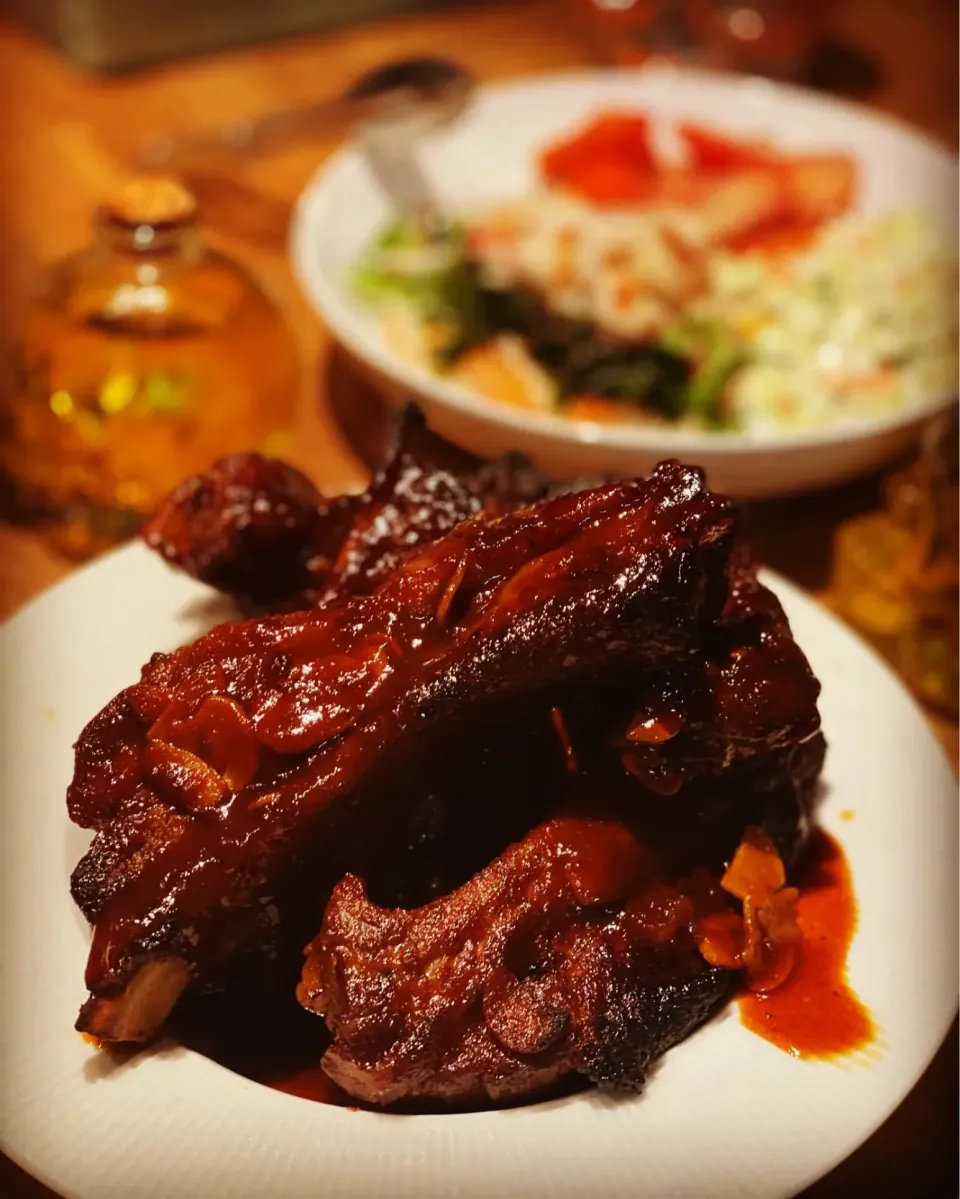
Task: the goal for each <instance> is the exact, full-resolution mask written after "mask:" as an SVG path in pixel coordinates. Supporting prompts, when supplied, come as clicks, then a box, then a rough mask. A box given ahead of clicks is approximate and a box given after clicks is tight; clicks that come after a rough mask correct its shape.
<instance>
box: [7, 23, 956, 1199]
mask: <svg viewBox="0 0 960 1199" xmlns="http://www.w3.org/2000/svg"><path fill="white" fill-rule="evenodd" d="M826 7H827V8H828V12H827V15H826V17H825V20H826V22H827V26H828V32H829V33H831V34H832V35H834V36H836V37H837V38H839V39H842V40H844V41H846V42H848V43H849V44H851V45H852V46H854V47H855V48H856V50H857V51H858V52H859V53H861V54H862V55H864V56H865V57H866V58H867V59H868V60H869V61H871V62H872V64H873V65H874V67H875V68H876V71H877V75H878V80H879V85H878V87H877V90H876V92H875V94H874V95H873V96H872V97H871V100H870V102H871V103H873V104H874V105H875V106H876V107H878V108H879V109H882V110H883V111H886V112H888V113H891V114H893V115H895V116H898V117H900V118H902V119H904V120H906V121H909V122H912V123H913V124H915V125H918V126H920V127H921V128H923V129H925V130H926V131H927V132H929V133H931V134H933V135H934V136H936V137H938V138H939V139H940V140H942V141H944V142H946V143H947V144H948V145H950V146H955V145H956V141H957V131H958V111H957V82H956V75H957V6H956V4H955V3H954V2H953V0H845V3H844V4H842V5H833V6H832V11H829V9H830V7H831V6H826ZM563 12H564V9H563V7H562V6H559V5H557V4H553V3H550V2H549V0H543V2H542V3H533V2H528V3H513V4H495V5H494V4H490V5H475V6H470V7H464V8H460V7H453V8H449V9H444V10H439V11H432V12H429V13H424V14H418V15H414V16H410V17H406V18H402V19H396V20H391V21H386V22H375V23H371V24H366V25H361V26H357V27H355V28H351V29H347V30H342V31H339V32H337V33H333V34H328V35H323V36H317V37H310V38H302V39H298V40H296V41H290V42H279V43H276V44H273V45H269V46H263V47H257V48H250V49H244V50H238V51H231V52H229V53H224V54H218V55H212V56H208V57H204V58H200V59H196V60H193V61H188V62H184V63H179V64H175V65H171V66H165V67H160V68H155V69H153V70H149V71H145V72H142V73H139V74H136V75H131V76H126V77H118V78H111V79H96V78H92V77H88V76H84V75H82V74H79V73H77V72H75V71H73V70H71V69H70V68H69V67H68V66H67V65H66V64H65V63H64V62H63V61H62V60H61V59H60V58H59V57H58V56H57V55H56V54H55V53H54V52H53V51H52V50H50V49H49V48H48V47H46V46H44V45H43V44H41V43H40V42H38V41H37V40H35V39H34V38H32V37H31V36H29V35H28V34H27V33H25V32H24V31H23V30H22V29H20V28H19V27H18V26H16V25H15V24H13V23H11V22H8V21H7V22H5V21H2V20H0V105H2V106H3V109H4V113H5V125H4V129H3V134H4V136H3V139H2V147H0V183H2V186H0V235H2V238H3V240H2V243H0V262H2V276H0V278H2V284H0V287H2V290H0V299H2V301H3V306H2V309H0V317H2V319H0V351H3V352H4V353H6V351H7V350H8V349H9V347H10V344H11V340H12V339H13V338H14V337H15V336H16V331H17V326H18V322H19V319H20V317H21V316H22V313H23V310H24V306H25V304H26V300H27V297H28V295H29V293H30V290H31V288H32V286H33V283H34V281H35V280H36V278H37V277H38V273H39V272H40V270H42V268H43V266H44V265H45V264H47V263H50V262H52V261H54V260H56V259H57V258H59V257H61V256H62V255H64V254H67V253H70V252H72V251H74V250H76V249H78V248H80V247H81V246H82V245H84V244H85V243H86V241H87V238H88V229H89V219H90V215H91V213H92V210H93V207H94V204H95V203H96V202H97V200H98V199H100V198H101V193H102V190H103V186H104V180H105V179H106V178H107V177H108V176H109V172H110V170H111V169H112V167H113V166H114V165H115V164H116V163H117V162H118V161H120V160H122V158H123V157H124V155H126V154H129V153H130V151H131V150H132V149H133V148H134V147H135V146H136V145H137V144H138V142H139V141H140V139H141V138H143V137H145V136H146V135H148V134H150V133H153V132H180V131H188V130H193V129H197V128H200V127H204V126H209V125H214V124H217V123H218V122H221V121H224V120H226V119H228V118H234V117H237V116H238V115H241V114H255V113H258V112H262V111H266V110H269V109H273V108H278V107H283V106H285V105H289V104H296V103H300V102H305V101H308V100H313V99H316V98H317V97H318V95H321V94H328V93H330V92H335V91H337V90H338V89H339V88H341V87H342V86H343V85H344V84H346V83H347V82H348V81H349V80H350V79H352V78H353V77H355V76H356V75H357V74H358V73H360V72H361V71H363V70H365V69H367V68H369V67H371V66H374V65H375V64H377V63H379V62H381V61H383V60H384V59H385V58H387V57H395V56H398V55H403V54H409V53H417V52H423V51H425V50H430V49H433V50H435V49H436V48H437V47H440V46H445V47H454V46H455V47H456V50H455V53H456V54H457V55H458V56H459V57H460V58H461V59H462V60H463V62H464V63H465V64H466V66H467V67H468V68H469V69H470V70H471V71H473V72H474V73H475V75H476V76H477V77H478V78H480V79H498V78H506V77H509V76H514V75H518V74H522V73H526V72H529V71H543V70H551V69H558V68H568V67H576V66H582V65H585V64H588V63H589V62H590V58H589V54H588V52H587V50H586V49H585V47H584V46H583V44H582V42H581V40H580V38H579V36H578V33H577V32H576V30H575V29H574V28H573V27H572V26H571V25H570V24H569V23H568V22H567V21H565V20H564V17H563ZM332 148H333V147H332V144H328V145H314V146H311V147H302V148H299V149H296V150H291V151H290V152H288V153H284V154H282V155H278V156H276V157H274V158H271V159H270V160H269V161H264V162H251V163H245V164H243V166H242V167H241V168H239V169H238V171H237V177H238V178H239V179H240V180H241V181H242V182H245V183H247V184H249V185H251V186H254V187H256V188H257V189H259V190H261V191H262V192H264V193H266V194H267V195H269V196H271V197H273V198H274V199H276V200H277V201H278V202H282V203H285V204H289V203H291V202H292V201H293V199H294V198H295V196H296V195H297V193H298V192H299V191H300V189H301V188H302V187H303V186H304V184H305V183H306V182H307V180H308V179H309V177H310V175H311V174H312V173H313V172H314V171H315V170H316V168H317V165H318V163H319V161H320V160H322V158H323V157H324V156H325V155H326V154H327V153H329V151H330V150H331V149H332ZM221 241H223V238H221ZM226 248H227V249H228V250H230V251H231V252H233V253H235V254H237V255H238V256H240V257H243V258H244V259H245V260H246V261H247V262H248V263H249V264H250V265H251V267H252V268H253V269H254V270H255V271H256V272H257V274H258V275H259V276H260V278H261V280H262V281H263V282H264V283H265V285H266V286H267V287H268V288H269V289H270V290H271V291H272V292H273V294H274V295H275V296H276V297H277V299H278V300H279V301H280V302H281V304H282V305H283V306H284V309H285V311H286V312H287V313H288V314H289V317H290V320H291V321H292V323H293V326H294V328H295V330H296V332H297V334H298V336H299V339H300V343H301V348H302V353H303V359H304V364H305V371H304V387H303V393H302V396H301V398H300V400H301V407H300V414H299V417H298V430H297V433H298V435H297V437H296V438H295V446H296V450H295V452H294V454H293V455H292V457H293V459H294V461H295V462H296V464H297V465H299V466H301V468H302V469H304V470H305V471H306V472H307V473H309V474H310V475H312V476H313V477H314V478H315V479H316V480H317V481H318V483H319V484H320V485H321V486H322V487H323V489H324V490H326V491H328V492H330V493H335V492H337V491H340V490H342V489H344V488H345V487H353V486H355V485H356V484H357V483H358V482H360V481H361V480H362V479H363V478H364V476H365V472H366V468H365V466H364V460H363V459H364V454H363V448H364V447H363V444H362V442H363V441H364V440H365V439H366V440H367V441H369V437H370V435H371V430H373V429H375V422H376V420H377V419H378V418H377V409H378V405H377V400H376V397H375V396H373V395H372V393H370V392H369V391H368V389H367V388H366V386H365V384H364V383H363V382H362V381H361V380H360V378H359V377H358V376H357V374H356V372H355V371H353V370H352V369H351V367H350V364H349V362H348V361H347V360H346V358H345V356H344V355H343V354H342V353H341V352H339V351H338V350H336V349H335V348H334V347H332V346H331V345H330V342H329V339H328V338H327V336H326V335H325V333H324V332H323V330H322V329H321V328H320V326H319V325H318V323H317V321H316V320H315V319H314V318H313V316H312V315H311V313H310V312H309V310H308V308H307V306H306V304H305V302H304V301H303V299H302V297H301V296H300V295H299V294H298V292H297V289H296V286H295V283H294V281H293V278H292V275H291V273H290V271H289V269H288V267H287V265H286V262H285V259H284V255H283V251H282V247H281V246H279V245H278V246H276V247H273V248H271V247H261V248H259V249H256V250H253V249H251V248H250V247H249V246H245V245H242V244H239V243H236V244H231V243H230V242H229V241H227V244H226ZM332 399H335V400H336V403H335V404H331V400H332ZM337 412H339V415H340V419H339V420H338V419H337ZM345 428H350V429H352V430H353V432H354V434H355V436H354V439H353V441H351V439H350V438H349V437H347V436H345V434H344V432H343V430H344V429H345ZM358 432H359V434H360V436H359V437H357V436H356V434H357V433H358ZM358 447H359V452H358ZM876 496H877V481H876V480H866V481H863V482H860V483H857V484H853V485H850V486H848V487H844V488H840V489H836V490H834V491H830V492H824V493H822V494H820V495H818V496H815V497H809V498H806V499H805V500H803V501H799V502H798V501H778V502H774V503H768V504H761V505H756V506H754V507H753V508H751V510H750V511H749V513H748V520H749V522H750V526H751V531H752V533H753V535H754V537H755V540H756V542H757V544H758V545H759V547H760V550H761V552H762V553H763V555H764V557H765V558H766V560H767V561H768V562H769V563H770V564H771V565H773V566H775V567H776V568H777V569H778V570H780V571H781V572H782V573H784V574H786V575H787V576H789V577H790V578H792V579H794V580H795V581H796V582H798V583H800V584H801V585H802V586H804V587H806V588H808V589H809V590H811V591H812V592H813V593H814V594H816V595H819V596H821V597H822V596H823V595H824V590H825V587H826V582H827V574H828V567H829V549H830V541H831V536H832V533H833V530H834V529H835V528H836V526H837V524H838V523H839V522H840V520H842V519H844V518H845V517H846V516H849V515H852V514H853V513H856V512H860V511H865V510H867V509H869V508H870V507H871V506H873V505H874V504H875V503H876ZM70 569H71V565H70V563H68V562H66V561H65V560H63V559H61V558H59V557H58V556H57V555H55V554H53V553H51V552H50V551H49V550H48V549H47V548H45V547H44V545H43V543H42V542H41V541H40V540H39V539H38V538H37V537H36V536H35V535H34V534H32V533H30V532H29V531H27V530H23V529H18V528H13V527H11V526H7V525H2V524H0V618H2V617H5V616H7V615H9V614H10V613H12V612H14V611H15V610H16V609H17V608H19V607H20V606H21V605H22V604H24V603H26V602H27V601H28V600H30V599H31V598H32V597H33V596H35V595H36V594H38V593H39V592H40V591H42V590H44V589H45V588H46V587H48V586H50V585H51V584H53V583H55V582H57V581H58V580H59V579H61V578H63V577H64V576H65V575H66V574H67V573H68V572H69V570H70ZM930 719H931V724H932V725H933V727H934V730H935V731H936V733H937V735H938V737H939V738H940V740H941V742H942V744H943V745H944V748H945V750H946V752H947V754H948V756H949V757H950V759H951V761H952V762H954V764H956V762H957V726H956V722H954V721H951V720H946V719H943V718H940V717H936V716H933V715H931V717H930ZM905 901H906V897H905ZM956 1066H957V1031H956V1026H954V1029H953V1030H952V1032H951V1034H950V1036H949V1037H948V1039H947V1041H946V1043H945V1044H944V1046H943V1048H942V1049H941V1050H940V1052H939V1054H938V1055H937V1057H936V1059H935V1060H934V1062H933V1063H932V1064H931V1065H930V1067H929V1069H928V1070H927V1071H926V1073H925V1074H924V1076H923V1078H922V1079H921V1081H920V1082H919V1083H918V1084H917V1086H916V1087H915V1088H914V1090H913V1091H912V1092H911V1094H910V1096H909V1097H908V1098H907V1099H906V1100H905V1101H904V1102H903V1104H902V1105H901V1106H900V1108H899V1109H898V1110H897V1111H896V1112H895V1113H894V1114H893V1115H892V1116H891V1117H890V1119H888V1120H887V1121H886V1123H885V1124H884V1125H883V1126H882V1127H881V1128H880V1129H878V1131H877V1132H876V1133H875V1134H874V1135H873V1136H872V1137H871V1138H870V1140H869V1141H867V1142H866V1144H865V1145H863V1146H862V1147H861V1148H860V1149H859V1150H858V1151H857V1152H856V1153H854V1154H853V1155H852V1156H851V1157H850V1158H848V1159H847V1161H846V1162H844V1163H843V1164H842V1165H840V1166H838V1167H837V1168H836V1169H835V1170H833V1171H832V1172H831V1174H829V1175H828V1176H827V1177H826V1178H824V1179H822V1180H821V1181H820V1182H819V1183H817V1184H815V1185H814V1186H813V1187H811V1188H809V1190H808V1191H806V1192H804V1195H805V1196H806V1199H839V1197H841V1196H861V1195H863V1196H868V1195H869V1196H870V1197H871V1199H900V1197H903V1199H908V1197H909V1199H912V1197H914V1196H916V1197H918V1199H953V1197H954V1196H955V1195H956V1193H957V1169H956V1165H957V1069H956ZM771 1101H772V1102H775V1097H771ZM784 1136H790V1129H789V1127H788V1126H785V1127H784ZM95 1151H96V1147H95V1146H91V1152H95ZM173 1151H175V1148H174V1150H173ZM51 1196H52V1192H50V1191H49V1190H47V1189H46V1188H45V1187H44V1186H42V1185H41V1184H40V1183H38V1182H36V1181H34V1179H32V1178H30V1177H29V1176H28V1175H27V1174H25V1173H24V1172H23V1171H21V1170H20V1169H18V1168H17V1166H15V1165H14V1164H13V1163H12V1162H9V1161H7V1160H6V1159H4V1158H0V1197H2V1199H51ZM130 1199H136V1196H135V1195H131V1196H130Z"/></svg>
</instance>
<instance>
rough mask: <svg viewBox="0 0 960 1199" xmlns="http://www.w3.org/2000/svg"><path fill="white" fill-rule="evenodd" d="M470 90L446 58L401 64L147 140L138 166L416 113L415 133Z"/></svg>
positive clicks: (266, 148) (282, 144)
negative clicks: (330, 95)
mask: <svg viewBox="0 0 960 1199" xmlns="http://www.w3.org/2000/svg"><path fill="white" fill-rule="evenodd" d="M472 90H473V80H472V79H471V78H470V76H469V75H468V74H467V72H466V71H465V70H464V69H463V67H461V66H460V65H459V64H458V63H455V62H453V61H452V60H451V59H447V58H437V57H432V56H427V57H420V58H405V59H399V60H397V61H395V62H388V63H386V64H384V65H383V66H380V67H376V68H375V69H374V70H372V71H369V72H367V73H366V74H365V75H361V77H360V78H359V79H357V80H356V81H355V82H354V83H353V84H351V86H350V87H349V88H347V90H346V91H345V92H344V93H343V94H342V95H341V96H338V97H336V98H334V99H329V100H321V101H318V102H316V103H313V104H305V105H302V106H300V107H296V108H284V109H279V110H277V111H276V112H270V113H264V114H263V115H262V116H259V117H242V118H240V119H239V120H236V121H231V122H230V123H229V124H227V125H223V126H221V127H220V128H219V129H213V130H210V131H208V132H202V133H188V134H184V135H183V136H175V135H167V134H161V135H155V136H152V137H149V138H147V139H146V141H144V142H143V143H142V145H141V146H140V149H139V152H138V155H137V158H138V165H139V166H141V167H164V166H168V165H175V164H176V163H177V162H178V161H180V160H182V159H186V158H195V157H197V156H204V157H205V156H207V155H210V154H218V155H224V154H225V155H242V156H249V157H254V156H260V155H264V154H271V153H276V152H277V150H281V149H285V148H288V147H290V146H292V145H296V144H297V143H298V142H302V141H307V140H309V139H311V138H314V137H318V136H321V135H323V134H329V133H332V132H342V131H345V130H346V129H348V128H350V127H351V126H355V125H366V124H369V123H371V122H377V123H379V122H383V121H387V122H390V121H394V120H399V119H401V118H412V117H413V115H414V114H416V116H417V120H418V121H419V128H420V131H421V132H425V131H426V129H428V128H438V127H440V126H441V125H444V124H446V123H447V122H449V121H450V120H452V119H453V118H454V117H455V116H457V115H458V114H459V113H460V112H461V111H462V109H463V107H464V105H465V104H466V102H467V99H468V98H469V95H470V93H471V91H472Z"/></svg>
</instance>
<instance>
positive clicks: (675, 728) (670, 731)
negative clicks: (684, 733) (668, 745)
mask: <svg viewBox="0 0 960 1199" xmlns="http://www.w3.org/2000/svg"><path fill="white" fill-rule="evenodd" d="M682 728H683V717H682V716H681V715H680V714H679V713H678V712H664V713H663V714H662V715H660V716H654V715H653V713H651V712H637V713H636V715H635V716H634V718H633V720H632V721H631V722H630V724H629V725H627V732H626V737H627V740H628V741H632V742H634V743H637V744H641V745H662V744H663V742H664V741H669V740H670V739H671V738H673V737H676V735H677V733H679V732H680V730H681V729H682Z"/></svg>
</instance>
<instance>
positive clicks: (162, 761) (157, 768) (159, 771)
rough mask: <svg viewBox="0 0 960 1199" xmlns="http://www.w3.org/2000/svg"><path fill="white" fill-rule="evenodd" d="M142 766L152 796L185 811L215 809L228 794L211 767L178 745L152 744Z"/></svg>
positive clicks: (146, 752) (158, 742)
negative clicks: (152, 790) (144, 768)
mask: <svg viewBox="0 0 960 1199" xmlns="http://www.w3.org/2000/svg"><path fill="white" fill-rule="evenodd" d="M144 765H145V767H146V770H145V774H146V777H147V778H148V779H149V780H150V784H151V786H152V787H153V789H154V790H155V791H156V793H157V794H158V795H161V796H163V798H164V799H166V800H168V801H169V802H171V803H173V804H174V805H175V806H176V807H179V808H185V809H186V810H187V811H190V812H195V811H198V810H200V809H202V808H212V807H215V806H216V805H217V804H218V803H221V802H222V801H223V800H224V799H226V797H227V796H228V795H229V794H230V789H229V787H228V786H227V784H226V783H225V782H224V781H223V779H222V778H221V777H220V775H219V774H217V772H216V771H215V770H214V769H213V767H212V766H210V765H208V764H207V763H206V762H204V760H203V759H202V758H198V757H197V755H196V754H192V753H190V751H189V750H187V749H181V748H180V747H179V746H178V745H170V744H169V743H168V742H166V741H152V742H151V743H150V744H149V745H148V746H147V748H146V751H145V753H144Z"/></svg>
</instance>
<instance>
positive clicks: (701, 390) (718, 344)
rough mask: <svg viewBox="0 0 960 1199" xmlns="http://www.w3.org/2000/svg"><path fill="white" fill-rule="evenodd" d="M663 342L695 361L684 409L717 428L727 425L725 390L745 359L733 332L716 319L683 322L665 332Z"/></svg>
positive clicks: (671, 349)
mask: <svg viewBox="0 0 960 1199" xmlns="http://www.w3.org/2000/svg"><path fill="white" fill-rule="evenodd" d="M662 345H663V346H664V347H665V348H666V349H668V350H670V351H672V352H673V353H676V354H682V355H684V356H685V357H687V358H688V359H689V360H690V361H692V362H693V363H694V364H695V366H694V369H693V373H692V375H691V378H690V381H689V383H688V385H687V388H686V393H685V395H684V401H683V402H684V408H685V410H686V411H687V412H691V413H694V414H696V415H698V416H702V417H703V418H704V419H705V420H706V421H707V423H708V424H710V425H712V426H713V427H714V428H723V427H726V426H727V425H728V424H729V421H728V419H727V418H726V416H725V415H724V412H723V403H722V401H723V397H724V393H725V391H726V388H727V384H728V383H729V382H730V379H731V378H732V377H733V375H734V374H735V373H736V372H737V370H739V368H740V367H741V366H742V365H743V363H744V361H745V355H744V352H743V350H742V348H741V347H740V345H739V344H738V343H737V341H736V339H735V338H734V337H733V335H732V334H731V333H730V331H729V330H728V329H726V328H725V327H724V326H723V325H721V324H719V323H718V322H716V321H692V320H691V321H681V322H679V323H678V324H676V325H674V326H673V328H671V329H668V330H667V332H666V333H665V334H664V335H663V338H662Z"/></svg>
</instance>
